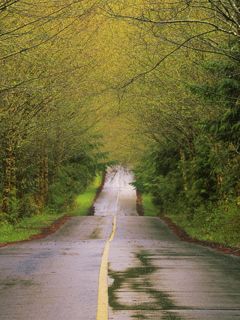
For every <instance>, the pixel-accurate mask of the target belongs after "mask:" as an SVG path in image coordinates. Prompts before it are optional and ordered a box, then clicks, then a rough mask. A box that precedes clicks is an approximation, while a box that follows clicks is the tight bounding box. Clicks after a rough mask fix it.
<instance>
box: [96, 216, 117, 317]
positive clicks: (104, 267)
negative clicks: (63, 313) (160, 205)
mask: <svg viewBox="0 0 240 320" xmlns="http://www.w3.org/2000/svg"><path fill="white" fill-rule="evenodd" d="M112 225H113V226H112V233H111V235H110V237H109V239H108V240H107V242H106V244H105V247H104V251H103V255H102V262H101V267H100V273H99V282H98V307H97V320H108V256H109V248H110V242H111V241H112V240H113V238H114V236H115V232H116V228H117V218H116V216H114V218H113V224H112Z"/></svg>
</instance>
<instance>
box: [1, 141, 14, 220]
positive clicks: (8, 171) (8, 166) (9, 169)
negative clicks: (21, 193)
mask: <svg viewBox="0 0 240 320" xmlns="http://www.w3.org/2000/svg"><path fill="white" fill-rule="evenodd" d="M14 195H16V159H15V154H14V143H13V140H12V139H11V138H10V137H7V139H6V144H5V157H4V161H3V190H2V211H3V212H5V213H8V214H10V213H11V212H10V199H11V197H13V196H14Z"/></svg>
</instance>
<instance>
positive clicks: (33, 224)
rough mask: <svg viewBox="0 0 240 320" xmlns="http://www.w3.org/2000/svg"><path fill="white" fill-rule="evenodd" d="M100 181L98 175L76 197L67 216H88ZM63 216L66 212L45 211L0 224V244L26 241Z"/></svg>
mask: <svg viewBox="0 0 240 320" xmlns="http://www.w3.org/2000/svg"><path fill="white" fill-rule="evenodd" d="M101 181H102V177H101V176H100V175H98V176H97V177H96V178H95V180H94V182H93V183H92V184H91V185H90V186H89V187H88V188H87V189H86V191H85V192H84V193H82V194H80V195H78V196H77V197H76V199H75V202H74V209H72V211H71V210H70V212H68V214H69V215H73V216H84V215H87V214H88V211H89V209H90V207H91V205H92V202H93V200H94V198H95V195H96V192H97V190H98V188H99V187H100V185H101ZM65 214H66V212H64V213H63V212H62V213H56V212H52V211H49V210H47V209H46V211H45V212H43V213H41V214H37V215H35V216H32V217H27V218H24V219H22V220H21V221H20V222H19V223H17V224H14V225H12V224H9V223H2V224H0V243H10V242H15V241H22V240H27V239H29V238H30V237H32V236H34V235H37V234H40V233H41V231H42V229H43V228H46V227H49V226H51V225H52V224H53V223H54V222H55V221H56V220H57V219H59V218H61V217H63V216H64V215H65Z"/></svg>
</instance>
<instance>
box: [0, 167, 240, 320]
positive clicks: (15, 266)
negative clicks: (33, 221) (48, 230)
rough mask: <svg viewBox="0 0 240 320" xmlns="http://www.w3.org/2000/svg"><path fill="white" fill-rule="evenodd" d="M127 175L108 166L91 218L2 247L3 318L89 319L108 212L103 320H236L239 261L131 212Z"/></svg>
mask: <svg viewBox="0 0 240 320" xmlns="http://www.w3.org/2000/svg"><path fill="white" fill-rule="evenodd" d="M132 179H133V177H132V174H131V173H130V172H128V171H127V170H125V169H123V168H119V167H115V168H112V169H109V171H108V174H107V177H106V183H105V187H104V189H103V191H102V193H101V195H100V197H99V198H98V200H97V201H96V204H95V214H96V215H95V216H93V217H75V218H72V219H70V220H69V221H68V222H67V223H66V224H65V225H64V226H63V227H62V228H61V229H60V230H58V231H57V232H56V233H55V234H54V235H51V236H49V237H47V238H46V239H44V240H36V241H31V242H26V243H21V244H17V245H16V244H15V245H12V246H9V247H5V248H1V249H0V319H1V320H26V319H27V320H32V319H34V320H53V319H54V320H55V319H60V320H65V319H67V320H95V319H96V313H97V305H98V279H99V270H100V265H101V261H102V254H103V250H104V247H105V245H106V241H107V239H109V237H110V235H111V233H112V222H113V216H116V217H117V219H116V221H117V222H116V232H115V236H114V239H113V240H112V242H111V244H110V251H109V264H108V265H109V270H108V286H109V290H108V294H109V319H112V320H123V319H155V320H158V319H159V320H160V319H165V320H184V319H186V320H189V319H192V320H216V319H218V320H235V319H240V259H239V258H237V257H231V256H226V255H224V254H221V253H217V252H214V251H212V250H210V249H207V248H204V247H201V246H199V245H195V244H190V243H186V242H182V241H180V240H178V238H176V236H175V235H173V234H172V232H171V231H169V229H168V228H167V226H166V225H165V224H164V223H163V222H161V220H160V219H158V218H150V217H139V216H137V213H136V192H135V190H134V188H133V187H132V186H131V185H130V184H129V183H131V181H132ZM102 320H105V319H104V318H103V319H102Z"/></svg>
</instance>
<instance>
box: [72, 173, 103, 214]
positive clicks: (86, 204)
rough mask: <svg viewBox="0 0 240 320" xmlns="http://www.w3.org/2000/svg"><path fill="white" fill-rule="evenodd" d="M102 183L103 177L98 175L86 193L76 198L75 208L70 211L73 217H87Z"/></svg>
mask: <svg viewBox="0 0 240 320" xmlns="http://www.w3.org/2000/svg"><path fill="white" fill-rule="evenodd" d="M101 182H102V177H101V175H97V176H96V178H95V180H94V182H93V183H92V184H91V185H90V186H89V187H88V188H87V189H86V190H85V192H84V193H82V194H79V195H78V196H77V197H76V199H75V201H74V208H73V209H72V211H70V215H71V216H86V215H87V214H88V212H89V209H90V208H91V206H92V203H93V201H94V198H95V196H96V193H97V190H98V188H99V187H100V185H101Z"/></svg>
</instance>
